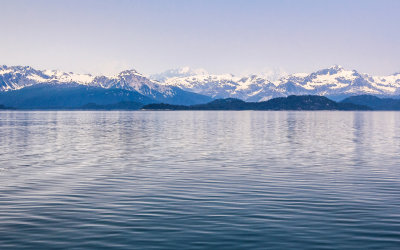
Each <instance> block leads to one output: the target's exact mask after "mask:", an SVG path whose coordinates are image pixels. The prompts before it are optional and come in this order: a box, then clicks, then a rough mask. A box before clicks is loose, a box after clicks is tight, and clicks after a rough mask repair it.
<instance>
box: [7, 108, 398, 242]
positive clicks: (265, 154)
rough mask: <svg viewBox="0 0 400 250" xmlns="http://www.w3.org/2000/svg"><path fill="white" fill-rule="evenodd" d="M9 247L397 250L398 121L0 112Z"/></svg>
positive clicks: (386, 115)
mask: <svg viewBox="0 0 400 250" xmlns="http://www.w3.org/2000/svg"><path fill="white" fill-rule="evenodd" d="M0 141H1V143H0V248H1V249H7V248H13V249H15V248H26V247H29V248H35V249H44V248H85V249H86V248H129V249H147V248H154V249H160V248H161V249H182V248H185V249H187V248H193V249H204V248H214V249H217V248H218V249H221V248H226V249H282V248H291V249H300V248H306V249H309V248H315V249H317V248H318V249H323V248H329V249H331V248H336V249H337V248H340V249H378V248H379V249H399V248H400V112H397V113H396V112H253V111H244V112H240V111H239V112H234V111H231V112H221V111H211V112H208V111H204V112H203V111H194V112H191V111H182V112H172V111H171V112H144V111H143V112H142V111H138V112H0Z"/></svg>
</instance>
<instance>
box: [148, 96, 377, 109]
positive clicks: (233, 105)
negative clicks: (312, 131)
mask: <svg viewBox="0 0 400 250" xmlns="http://www.w3.org/2000/svg"><path fill="white" fill-rule="evenodd" d="M142 109H145V110H372V109H371V108H370V107H368V106H365V105H357V104H353V103H338V102H335V101H332V100H330V99H328V98H326V97H324V96H313V95H305V96H295V95H291V96H288V97H278V98H274V99H271V100H269V101H265V102H245V101H242V100H239V99H233V98H227V99H217V100H215V101H212V102H209V103H206V104H198V105H190V106H183V105H171V104H164V103H154V104H148V105H145V106H143V107H142Z"/></svg>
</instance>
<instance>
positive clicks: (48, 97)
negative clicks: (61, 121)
mask: <svg viewBox="0 0 400 250" xmlns="http://www.w3.org/2000/svg"><path fill="white" fill-rule="evenodd" d="M121 101H129V102H137V103H142V104H147V103H152V102H154V100H153V99H151V98H149V97H146V96H144V95H142V94H140V93H138V92H134V91H129V90H124V89H104V88H99V87H88V86H82V85H76V84H75V85H74V84H68V85H67V84H63V85H47V84H41V85H34V86H30V87H25V88H22V89H19V90H14V91H6V92H0V103H1V104H2V105H5V106H10V107H15V108H18V109H69V108H78V107H81V106H83V105H86V104H88V103H96V104H98V105H108V104H115V103H118V102H121Z"/></svg>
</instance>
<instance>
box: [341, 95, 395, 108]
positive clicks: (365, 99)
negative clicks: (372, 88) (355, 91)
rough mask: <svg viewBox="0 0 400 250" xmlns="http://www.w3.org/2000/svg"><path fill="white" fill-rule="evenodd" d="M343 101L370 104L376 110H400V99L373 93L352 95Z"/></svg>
mask: <svg viewBox="0 0 400 250" xmlns="http://www.w3.org/2000/svg"><path fill="white" fill-rule="evenodd" d="M341 103H352V104H357V105H365V106H369V107H371V108H372V109H374V110H400V100H399V99H392V98H379V97H376V96H373V95H359V96H351V97H348V98H346V99H344V100H343V101H341Z"/></svg>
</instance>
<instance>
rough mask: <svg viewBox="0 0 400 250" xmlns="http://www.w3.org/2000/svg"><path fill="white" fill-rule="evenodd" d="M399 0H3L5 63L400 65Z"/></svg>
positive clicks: (106, 69) (382, 68)
mask: <svg viewBox="0 0 400 250" xmlns="http://www.w3.org/2000/svg"><path fill="white" fill-rule="evenodd" d="M399 13H400V1H397V0H392V1H389V0H375V1H368V0H346V1H344V0H336V1H329V0H313V1H312V0H304V1H303V0H292V1H285V0H280V1H278V0H276V1H267V0H263V1H261V0H260V1H256V0H243V1H241V0H237V1H235V0H230V1H227V0H226V1H223V0H201V1H195V0H186V1H184V0H181V1H178V0H176V1H175V0H174V1H172V0H171V1H169V0H163V1H161V0H159V1H156V0H143V1H117V0H114V1H111V0H110V1H100V0H92V1H85V0H68V1H54V0H49V1H42V0H36V1H18V0H10V1H5V0H0V22H1V26H0V27H1V34H2V35H1V38H0V64H6V65H30V66H34V67H37V68H39V69H43V68H50V69H61V70H65V71H75V72H81V73H95V74H99V73H106V74H110V73H116V72H118V71H120V70H123V69H127V68H135V69H137V70H138V71H140V72H143V73H145V74H151V73H156V72H159V71H163V70H166V69H169V68H175V67H179V66H186V65H187V66H190V67H193V68H205V69H206V70H208V71H209V72H212V73H226V72H230V73H235V74H240V73H243V72H260V71H263V70H267V69H271V68H282V69H284V70H286V71H287V72H290V73H292V72H310V71H313V70H316V69H320V68H323V67H327V66H330V65H333V64H341V65H343V66H344V67H346V68H349V69H353V68H354V69H358V70H359V71H361V72H367V73H371V74H391V73H394V72H398V71H400V14H399Z"/></svg>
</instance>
